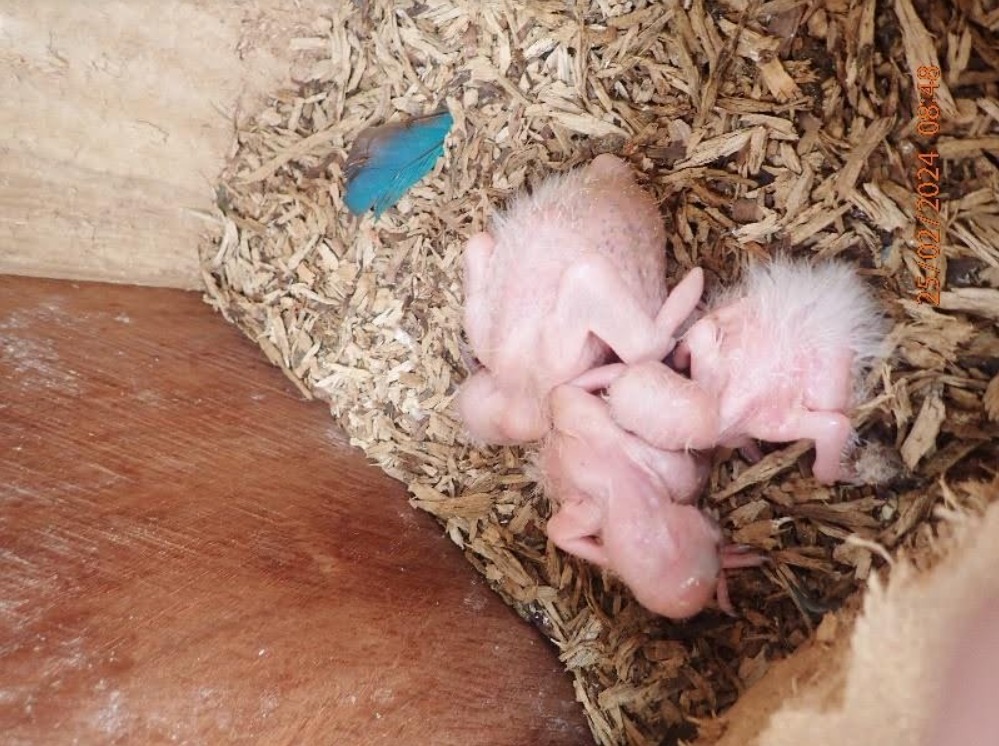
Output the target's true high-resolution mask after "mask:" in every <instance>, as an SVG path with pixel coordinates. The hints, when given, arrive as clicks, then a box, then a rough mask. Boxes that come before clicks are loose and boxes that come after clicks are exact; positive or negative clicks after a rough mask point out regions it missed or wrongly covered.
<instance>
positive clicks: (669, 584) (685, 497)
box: [539, 385, 759, 619]
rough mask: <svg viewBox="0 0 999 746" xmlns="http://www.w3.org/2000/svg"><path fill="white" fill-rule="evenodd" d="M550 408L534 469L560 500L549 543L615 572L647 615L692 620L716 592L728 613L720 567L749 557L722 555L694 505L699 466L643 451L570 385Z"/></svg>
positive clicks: (600, 406)
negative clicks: (547, 435) (546, 434)
mask: <svg viewBox="0 0 999 746" xmlns="http://www.w3.org/2000/svg"><path fill="white" fill-rule="evenodd" d="M551 407H552V418H553V422H554V430H553V432H552V435H551V437H550V438H549V439H548V441H547V442H546V443H545V446H544V448H543V449H542V452H541V454H540V457H539V466H540V467H541V470H542V472H543V474H544V475H545V478H546V482H547V485H548V487H549V489H550V490H551V491H552V493H553V494H554V496H555V497H556V499H557V501H558V503H559V508H558V510H557V512H556V513H555V514H554V515H553V516H552V518H551V520H550V521H549V522H548V527H547V531H548V536H549V538H550V539H551V540H552V541H553V542H554V543H555V544H556V546H558V547H560V548H561V549H563V550H564V551H566V552H569V553H571V554H574V555H576V556H577V557H581V558H582V559H585V560H587V561H589V562H593V563H594V564H596V565H599V566H601V567H604V568H607V569H609V570H611V571H612V572H614V573H615V574H616V575H617V576H619V577H620V578H621V579H622V580H623V581H624V583H625V584H626V585H627V586H628V587H629V588H630V589H631V591H632V593H633V594H634V596H635V598H636V599H637V600H638V602H639V603H641V604H642V605H643V606H644V607H646V608H647V609H649V610H650V611H653V612H655V613H658V614H662V615H664V616H668V617H672V618H675V619H683V618H687V617H690V616H693V615H694V614H696V613H698V612H699V611H701V609H703V608H704V606H705V605H707V604H708V603H709V602H710V601H711V599H712V597H714V596H715V594H716V592H717V593H718V595H719V601H720V602H721V603H722V605H723V607H725V608H726V610H727V611H731V606H730V604H728V594H727V591H726V589H725V586H724V580H723V578H722V574H721V572H722V568H723V567H725V566H733V563H734V565H737V566H745V565H746V560H747V558H748V556H747V555H740V554H739V553H738V552H737V551H726V552H723V553H720V552H719V547H720V545H721V532H720V531H719V529H718V527H717V526H716V525H715V524H714V523H713V522H712V521H710V520H709V519H708V518H707V517H706V516H705V515H704V514H703V513H701V511H700V510H698V509H697V507H696V505H695V504H694V501H695V499H696V497H697V495H698V493H699V492H700V491H701V489H703V486H704V483H705V480H706V478H707V468H706V464H705V463H704V462H703V460H701V459H699V458H698V457H696V456H694V455H693V454H689V453H682V452H668V451H660V450H657V449H655V448H652V447H650V446H649V445H648V444H647V443H644V442H642V441H641V440H639V439H638V438H636V437H634V436H633V435H630V434H628V433H626V432H625V431H624V430H622V429H621V428H620V427H618V426H617V425H616V424H615V423H614V421H613V420H612V419H611V417H610V412H609V410H608V407H607V404H606V402H604V401H603V400H602V399H601V398H600V397H598V396H594V395H593V394H590V393H588V392H586V391H584V390H583V389H581V388H578V387H576V386H571V385H563V386H559V387H557V388H556V389H555V390H554V391H553V392H552V395H551ZM749 559H750V562H749V564H758V563H759V560H758V559H757V558H755V557H753V558H749ZM719 581H721V582H719Z"/></svg>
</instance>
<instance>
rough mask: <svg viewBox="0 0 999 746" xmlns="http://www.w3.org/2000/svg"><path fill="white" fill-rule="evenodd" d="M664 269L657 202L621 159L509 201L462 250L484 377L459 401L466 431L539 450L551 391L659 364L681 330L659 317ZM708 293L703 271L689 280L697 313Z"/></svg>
mask: <svg viewBox="0 0 999 746" xmlns="http://www.w3.org/2000/svg"><path fill="white" fill-rule="evenodd" d="M665 270H666V255H665V234H664V230H663V225H662V218H661V216H660V214H659V211H658V209H657V207H656V204H655V201H654V200H653V199H652V198H651V196H650V195H649V194H647V193H646V192H645V191H643V190H642V189H641V188H640V187H639V186H638V184H637V183H636V182H635V179H634V176H633V174H632V172H631V170H630V168H629V167H628V166H627V164H625V163H624V162H623V161H621V160H619V159H618V158H615V157H614V156H611V155H601V156H598V157H597V158H595V159H594V160H593V161H592V162H591V163H590V164H589V165H587V166H586V167H584V168H580V169H576V170H574V171H571V172H568V173H565V174H561V175H555V176H552V177H549V178H548V179H547V180H546V181H544V182H543V183H542V184H541V185H540V186H539V187H538V188H537V189H535V190H534V192H533V194H530V195H528V194H523V195H520V196H519V197H517V198H516V199H514V201H513V202H512V204H511V205H510V207H509V208H508V209H507V210H506V212H505V213H504V214H502V215H500V216H498V217H497V218H496V219H495V220H494V221H493V225H492V229H491V232H489V233H478V234H476V235H474V236H472V238H471V239H469V241H468V244H467V246H466V247H465V280H464V284H465V317H464V322H465V332H466V334H467V336H468V340H469V342H470V344H471V347H472V351H473V352H474V353H475V355H476V357H477V358H478V360H479V361H480V362H481V364H482V366H483V367H482V369H481V370H479V371H477V372H476V373H474V374H473V375H472V376H471V377H470V378H469V379H468V380H467V381H466V382H465V383H464V385H463V386H462V388H461V390H460V391H459V393H458V397H457V409H458V412H459V415H460V417H461V419H462V421H463V423H464V425H465V427H466V429H467V430H468V432H469V433H470V434H471V435H472V436H473V437H474V438H476V439H478V440H480V441H482V442H486V443H496V444H504V443H521V442H528V441H532V440H537V439H538V438H541V437H542V436H543V435H544V434H545V433H546V432H547V431H548V428H549V427H550V416H549V412H548V394H549V393H550V392H551V390H552V389H553V388H554V387H555V386H557V385H559V384H561V383H565V382H567V381H570V380H572V379H573V378H575V377H576V376H578V375H579V374H580V373H582V372H584V371H586V370H588V369H590V368H592V367H593V366H595V365H600V364H602V363H605V362H607V361H608V360H609V359H610V357H611V355H612V354H616V355H617V356H618V358H619V359H621V360H623V361H624V362H625V363H638V362H641V361H643V360H660V359H662V358H663V357H664V356H665V355H666V354H667V353H668V352H669V351H670V350H671V349H672V347H673V345H674V343H675V340H674V339H673V338H672V335H671V330H672V329H674V328H675V327H676V326H677V324H678V322H677V321H676V320H674V319H672V318H666V315H667V312H666V311H665V310H663V309H664V308H665V307H664V305H663V303H664V301H665V299H666V285H665ZM702 286H703V277H702V276H701V274H700V273H699V272H698V273H694V274H693V275H691V276H689V277H688V278H687V287H688V288H690V290H691V291H692V292H691V297H693V298H694V301H693V302H694V303H696V302H697V299H698V298H699V296H700V293H701V289H702ZM670 308H676V307H675V306H671V307H670ZM692 308H693V306H691V307H690V308H689V309H686V310H683V309H680V312H681V314H682V316H683V317H685V316H686V315H687V313H689V312H690V310H692ZM681 320H682V319H681ZM664 330H666V331H664Z"/></svg>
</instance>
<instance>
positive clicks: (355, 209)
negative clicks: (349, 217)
mask: <svg viewBox="0 0 999 746" xmlns="http://www.w3.org/2000/svg"><path fill="white" fill-rule="evenodd" d="M452 124H454V119H453V118H452V117H451V114H450V113H449V112H447V111H442V112H439V113H437V114H431V115H429V116H426V117H419V118H418V119H413V120H410V121H408V122H398V123H393V124H384V125H382V126H380V127H369V128H368V129H366V130H364V131H363V132H362V133H361V134H360V135H358V137H357V140H355V141H354V145H353V147H352V148H351V149H350V155H348V156H347V164H346V166H345V167H344V172H345V173H346V176H347V193H346V194H345V195H344V202H346V203H347V209H348V210H350V211H351V212H352V213H354V214H355V215H360V214H362V213H364V212H366V211H367V210H370V209H371V208H374V210H375V217H376V218H377V217H378V216H379V215H381V214H382V213H383V212H385V211H386V210H387V209H388V208H390V207H392V206H393V205H394V204H395V203H396V202H398V201H399V200H400V199H402V195H404V194H405V193H406V192H407V191H408V190H409V189H410V188H411V187H412V186H413V185H414V184H415V183H416V182H418V181H419V180H420V179H422V178H423V177H424V176H426V175H427V174H428V173H430V171H431V170H433V167H434V164H435V163H437V159H438V158H440V157H441V156H442V155H444V138H446V137H447V133H448V132H449V131H450V130H451V125H452Z"/></svg>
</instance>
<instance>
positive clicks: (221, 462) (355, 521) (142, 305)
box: [0, 277, 591, 745]
mask: <svg viewBox="0 0 999 746" xmlns="http://www.w3.org/2000/svg"><path fill="white" fill-rule="evenodd" d="M0 454H2V456H0V732H2V733H3V734H4V738H3V740H4V741H5V742H6V743H70V742H73V743H79V744H104V743H112V742H113V743H143V744H153V743H167V742H171V743H205V744H209V743H231V742H234V741H237V740H238V741H239V742H241V743H244V742H245V743H266V744H292V743H295V744H313V743H315V744H319V743H337V744H352V745H353V744H374V743H400V744H401V743H411V744H429V743H433V744H470V743H474V744H486V745H488V744H510V743H539V744H541V743H543V744H556V745H558V744H579V743H587V742H591V740H590V736H589V734H588V731H587V729H586V725H585V723H584V720H583V718H582V714H581V710H580V708H579V707H578V705H576V703H575V702H574V701H573V695H572V690H571V687H570V685H569V681H568V677H567V676H566V675H565V674H564V673H563V671H562V670H561V667H560V665H559V664H558V662H557V660H556V656H555V654H554V651H553V650H552V649H551V648H550V647H549V646H548V645H547V644H546V643H545V642H544V640H543V639H542V638H541V637H540V636H539V635H538V634H537V633H536V632H535V631H534V630H533V629H531V628H530V627H529V626H528V625H527V624H525V623H524V622H522V621H521V620H520V619H519V618H518V617H517V616H516V615H515V614H513V612H512V611H511V610H510V609H508V608H507V607H506V606H504V605H503V604H502V603H501V602H500V601H499V599H498V597H497V596H495V595H494V594H493V593H492V592H491V591H489V590H488V588H487V587H486V586H485V585H484V582H483V580H482V579H481V578H480V577H479V576H478V575H477V574H476V573H475V572H474V571H473V569H472V568H471V566H470V565H468V564H467V563H466V562H465V561H464V559H463V558H462V557H461V555H460V553H459V552H458V550H457V548H456V547H454V546H453V545H452V544H451V543H450V542H448V541H447V540H446V539H445V538H443V537H442V535H441V530H440V529H439V527H438V526H437V524H435V523H434V522H433V521H432V520H431V519H430V518H429V516H427V515H425V514H422V513H419V512H418V511H415V510H414V509H412V508H411V507H409V505H408V504H407V502H406V497H405V492H404V490H403V489H402V487H401V485H399V484H398V483H396V482H394V481H392V480H390V479H389V478H388V477H386V476H385V475H384V474H382V473H381V472H380V471H378V470H376V469H375V468H373V467H371V466H369V465H368V464H366V463H365V461H364V458H363V457H362V456H361V455H360V454H359V452H357V451H355V450H353V449H350V448H349V447H347V446H346V445H345V444H344V443H343V440H342V437H341V435H340V433H339V432H338V431H337V430H336V429H335V428H334V426H333V424H332V421H331V419H330V417H329V414H328V413H327V412H326V411H325V408H324V406H323V405H322V404H319V403H317V402H311V403H307V402H303V401H302V400H301V399H300V397H299V395H298V394H297V393H296V391H295V390H294V388H293V387H292V386H291V384H290V383H288V382H287V381H286V380H285V379H284V378H283V376H282V375H281V374H280V373H279V372H278V371H277V370H276V369H274V368H272V367H270V366H269V365H267V364H266V363H265V362H264V361H263V360H262V358H261V356H260V354H259V351H257V350H256V349H255V348H254V347H253V345H252V344H251V343H250V342H249V341H247V340H245V339H243V338H242V337H241V336H240V335H239V334H238V332H237V331H236V330H235V329H233V328H231V327H229V326H227V325H226V324H224V323H222V322H221V321H220V320H219V318H218V317H214V316H213V314H212V312H211V310H210V309H209V308H208V307H207V306H206V305H204V304H203V303H202V301H201V299H200V297H199V296H197V295H195V294H189V293H183V292H180V291H172V290H154V289H141V288H128V287H121V286H112V285H96V284H94V285H91V284H82V285H76V284H70V283H65V282H53V281H41V280H29V279H25V278H11V277H0Z"/></svg>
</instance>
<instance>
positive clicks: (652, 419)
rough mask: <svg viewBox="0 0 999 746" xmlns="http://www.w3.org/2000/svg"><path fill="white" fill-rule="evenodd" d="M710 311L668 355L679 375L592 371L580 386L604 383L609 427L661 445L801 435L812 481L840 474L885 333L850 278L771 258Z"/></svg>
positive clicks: (840, 270) (843, 270) (649, 365)
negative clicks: (808, 450)
mask: <svg viewBox="0 0 999 746" xmlns="http://www.w3.org/2000/svg"><path fill="white" fill-rule="evenodd" d="M711 305H712V310H710V312H709V313H708V314H707V315H706V316H704V317H703V318H701V319H700V320H699V321H697V322H696V323H695V324H693V326H691V327H690V329H689V330H688V332H687V333H686V335H685V336H684V338H683V339H682V340H681V342H680V343H679V344H678V345H677V349H676V353H675V354H674V363H675V364H676V367H677V368H678V369H684V368H686V367H688V366H689V368H690V378H689V379H687V378H685V377H684V376H682V375H681V374H679V373H677V372H675V371H673V370H671V369H670V368H669V367H667V366H666V365H664V364H662V363H660V362H656V361H651V362H645V363H641V364H637V365H632V366H620V365H618V366H605V367H604V368H599V369H595V370H593V371H591V372H589V373H588V374H587V375H586V376H584V378H585V379H586V380H585V381H582V383H583V384H584V385H587V386H589V387H590V388H597V387H600V386H607V387H608V400H609V402H610V408H611V413H612V416H613V418H614V420H615V421H616V422H617V423H618V424H620V425H621V426H623V427H624V428H625V429H626V430H628V431H630V432H632V433H634V434H636V435H638V436H639V437H641V438H642V439H644V440H646V441H647V442H649V443H650V444H652V445H654V446H657V447H659V448H664V449H668V450H672V449H686V448H692V449H699V448H710V447H713V446H716V445H723V446H729V447H738V448H743V447H746V446H748V445H750V444H751V442H752V439H753V438H758V439H760V440H764V441H770V442H787V441H793V440H799V439H807V440H812V441H814V442H815V464H814V467H813V473H814V475H815V477H816V479H818V480H819V481H820V482H824V483H832V482H835V481H838V480H840V479H843V478H845V477H846V473H845V469H844V468H843V466H842V458H843V454H844V451H845V450H846V449H847V447H848V446H849V445H850V444H851V442H852V440H853V438H854V433H853V429H852V426H851V423H850V420H849V417H848V416H847V414H848V413H849V411H850V409H851V408H852V407H853V405H854V404H855V403H856V398H857V393H858V390H859V387H858V382H859V381H860V380H861V373H862V372H863V371H864V370H866V369H868V368H869V367H870V366H871V365H873V364H874V363H875V362H876V361H877V360H878V359H879V358H881V357H882V356H883V355H884V352H885V338H886V333H887V330H888V326H887V320H886V319H885V317H884V316H883V314H882V313H881V312H880V311H879V309H878V307H877V305H876V303H875V301H874V299H873V298H872V297H871V294H870V292H869V291H868V290H867V288H866V286H865V285H864V283H863V282H862V281H861V280H860V279H859V278H858V277H857V275H856V273H855V271H854V270H853V269H851V268H850V267H849V266H848V265H846V264H842V263H838V262H827V263H823V264H817V265H811V264H808V263H806V262H792V261H789V260H785V259H780V260H776V261H773V262H771V263H769V264H761V265H756V266H753V267H751V268H750V270H749V272H748V274H747V276H746V278H745V280H744V281H743V282H742V283H741V284H740V285H739V286H737V287H735V288H733V289H732V290H730V291H727V292H724V293H722V294H721V295H719V296H718V297H717V298H716V299H715V300H714V302H713V303H712V304H711ZM691 412H697V413H698V416H696V417H695V416H691Z"/></svg>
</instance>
